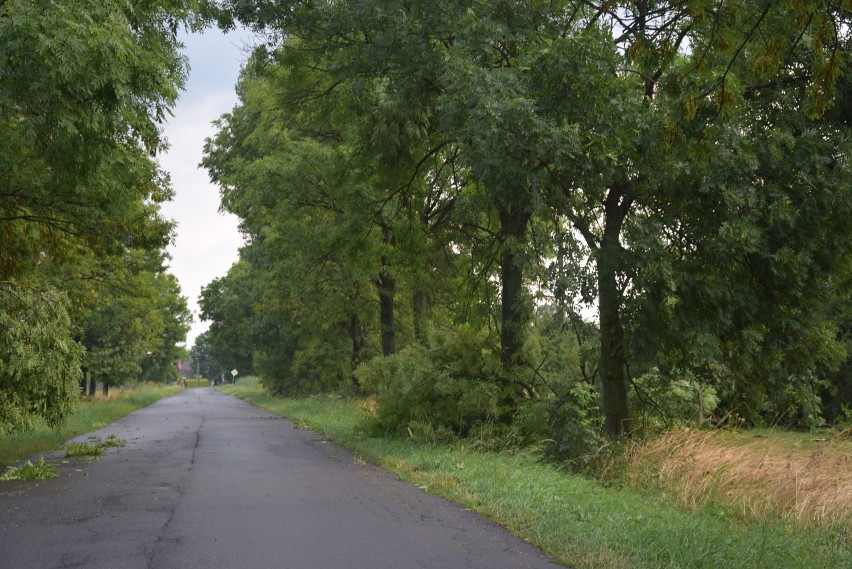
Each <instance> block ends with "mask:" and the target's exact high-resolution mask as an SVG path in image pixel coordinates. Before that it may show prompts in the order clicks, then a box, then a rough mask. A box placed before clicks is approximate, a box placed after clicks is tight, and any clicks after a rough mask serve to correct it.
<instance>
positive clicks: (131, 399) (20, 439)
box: [0, 384, 182, 470]
mask: <svg viewBox="0 0 852 569" xmlns="http://www.w3.org/2000/svg"><path fill="white" fill-rule="evenodd" d="M181 389H182V388H180V387H174V386H164V385H159V384H139V385H137V386H135V387H132V388H127V389H114V390H112V391H111V392H110V395H109V396H108V397H103V396H97V397H94V398H93V399H90V400H89V399H87V400H83V401H81V402H80V405H79V407H78V408H77V410H76V411H75V412H74V413H73V414H72V415H71V416H70V417H69V418H68V421H66V423H65V425H63V426H62V427H61V428H60V429H58V430H56V431H54V430H51V429H50V428H49V427H47V426H46V425H42V426H40V427H39V428H37V429H34V430H32V431H28V432H25V433H17V434H14V435H6V436H3V437H0V470H2V469H3V468H4V467H7V466H9V465H10V464H14V463H16V462H18V461H20V460H23V459H25V458H27V457H29V456H32V455H34V454H36V453H39V452H44V451H49V450H54V449H57V448H59V446H60V445H61V444H62V443H63V442H64V441H67V440H68V439H71V438H73V437H76V436H78V435H82V434H84V433H88V432H89V431H92V430H94V429H99V428H101V427H105V426H106V425H108V424H109V423H112V422H113V421H115V420H117V419H120V418H121V417H123V416H125V415H127V414H129V413H132V412H133V411H136V410H137V409H141V408H142V407H147V406H148V405H150V404H152V403H154V402H155V401H157V400H159V399H162V398H163V397H167V396H169V395H174V394H175V393H178V392H179V391H180V390H181ZM107 443H108V441H102V443H101V444H107Z"/></svg>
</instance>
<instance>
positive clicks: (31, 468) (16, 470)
mask: <svg viewBox="0 0 852 569" xmlns="http://www.w3.org/2000/svg"><path fill="white" fill-rule="evenodd" d="M57 476H59V469H58V468H56V466H54V465H53V464H50V463H49V462H45V460H44V457H41V458H39V459H38V462H35V463H34V462H32V461H30V460H28V461H27V462H26V464H23V465H21V466H15V467H9V468H8V469H6V472H4V473H2V474H0V482H2V481H4V480H6V481H8V480H48V479H50V478H56V477H57Z"/></svg>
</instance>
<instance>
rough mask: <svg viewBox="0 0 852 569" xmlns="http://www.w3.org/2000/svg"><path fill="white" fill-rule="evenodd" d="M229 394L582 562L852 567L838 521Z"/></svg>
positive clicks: (333, 401) (566, 559)
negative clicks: (692, 502)
mask: <svg viewBox="0 0 852 569" xmlns="http://www.w3.org/2000/svg"><path fill="white" fill-rule="evenodd" d="M222 390H223V391H224V392H226V393H231V394H233V395H236V396H238V397H240V398H242V399H244V400H246V401H248V402H250V403H253V404H255V405H258V406H259V407H262V408H264V409H267V410H268V411H271V412H273V413H276V414H278V415H282V416H286V417H288V418H289V419H291V420H293V421H294V423H295V424H296V426H299V427H302V428H307V429H310V430H313V431H317V432H321V433H324V434H325V435H327V436H328V437H329V438H330V439H332V440H334V441H335V442H337V443H339V444H341V445H343V446H345V447H347V448H349V449H350V450H352V451H353V452H354V453H355V454H356V455H357V456H359V457H360V458H363V459H365V460H369V461H371V462H374V463H376V464H378V465H380V466H383V467H385V468H388V469H390V470H392V471H394V472H396V473H397V474H398V475H399V476H400V477H401V478H402V479H404V480H407V481H410V482H413V483H415V484H417V485H419V486H421V487H422V488H424V489H425V490H426V491H427V492H430V493H433V494H438V495H441V496H444V497H447V498H449V499H451V500H453V501H455V502H457V503H459V504H461V505H463V506H465V507H468V508H471V509H474V510H476V511H478V512H480V513H482V514H484V515H486V516H488V517H490V518H491V519H493V520H495V521H496V522H498V523H500V524H501V525H503V526H505V527H506V528H508V529H509V530H510V531H512V532H514V533H515V534H517V535H519V536H521V537H523V538H524V539H527V540H528V541H530V542H532V543H534V544H536V545H538V546H539V547H541V548H542V549H543V550H544V551H545V552H547V553H548V554H549V555H551V556H552V557H554V558H555V559H556V560H558V561H560V562H561V563H564V564H566V565H568V566H570V567H573V568H577V569H579V568H589V569H591V568H596V569H627V568H631V569H632V568H638V569H643V568H645V569H660V568H672V569H673V568H684V569H687V568H689V569H692V568H695V569H710V568H718V567H725V568H731V569H756V568H764V567H765V568H772V569H788V568H789V569H812V568H813V567H821V568H823V569H833V568H838V569H840V568H848V567H852V547H850V541H852V540H850V539H849V536H848V533H847V532H846V531H845V530H843V529H842V528H839V527H832V528H801V527H791V526H790V524H787V523H785V520H784V519H783V518H777V517H774V516H771V515H765V516H762V517H755V518H753V519H751V520H744V519H742V518H741V517H739V516H736V515H732V513H731V512H730V511H729V510H727V509H725V508H719V507H715V506H714V505H704V506H695V507H692V508H684V507H679V506H678V505H677V504H676V503H675V502H673V501H672V500H671V499H669V498H668V497H666V496H665V495H664V494H660V493H658V492H654V491H652V490H651V489H650V485H645V486H644V487H642V488H641V489H635V488H631V487H627V486H615V487H607V486H605V485H602V484H601V483H599V482H598V481H595V480H590V479H587V478H583V477H579V476H574V475H571V474H566V473H565V472H564V471H563V470H561V469H560V468H558V467H557V466H556V465H553V464H547V463H542V462H540V461H538V460H537V459H536V457H534V456H531V455H528V454H525V453H521V452H517V453H511V454H510V453H494V452H483V451H479V450H475V449H471V448H470V445H465V444H464V443H458V444H455V445H436V444H427V443H421V442H417V441H414V440H389V439H379V438H372V437H369V436H367V435H366V434H365V432H364V430H363V428H362V427H363V425H364V420H365V418H366V416H367V411H365V410H364V409H363V408H362V406H361V405H360V404H359V402H357V401H348V400H345V399H343V398H335V397H325V398H312V399H302V400H291V399H281V398H274V397H269V396H267V395H265V394H264V393H263V392H262V390H261V389H260V388H259V387H258V386H257V384H256V383H254V382H251V381H248V382H246V381H245V380H243V381H242V382H241V383H237V385H235V386H226V387H224V388H222Z"/></svg>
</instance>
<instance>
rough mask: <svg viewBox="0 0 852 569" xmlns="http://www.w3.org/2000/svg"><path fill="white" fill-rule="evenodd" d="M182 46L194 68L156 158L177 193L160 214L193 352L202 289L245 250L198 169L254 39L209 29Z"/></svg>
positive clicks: (185, 39) (232, 96)
mask: <svg viewBox="0 0 852 569" xmlns="http://www.w3.org/2000/svg"><path fill="white" fill-rule="evenodd" d="M183 42H184V43H185V44H186V50H185V53H186V55H187V56H188V57H189V63H190V65H191V67H192V69H191V72H190V77H189V81H188V83H187V89H186V91H185V92H184V93H183V95H181V98H180V100H179V101H178V104H177V106H176V107H175V109H174V117H172V119H171V120H170V121H169V122H168V124H167V125H166V126H165V129H164V131H165V135H166V138H167V139H168V140H169V143H170V145H171V148H170V149H169V151H168V153H167V154H165V155H162V156H160V165H161V166H162V167H163V169H164V170H166V171H167V172H169V173H170V174H171V177H172V185H173V187H174V190H175V198H174V200H173V201H172V202H171V203H168V204H165V205H164V207H163V214H164V216H165V217H168V218H171V219H174V220H175V221H177V223H178V226H177V239H176V240H175V243H174V245H172V246H171V247H170V248H169V253H170V254H171V256H172V261H171V272H172V274H174V275H175V276H176V277H177V278H178V280H179V281H180V285H181V289H182V291H183V294H184V296H186V297H187V299H188V300H189V308H190V310H192V312H193V319H194V321H193V324H192V328H191V330H190V332H189V334H188V335H187V341H186V345H187V348H191V347H192V345H193V343H194V342H195V338H196V336H198V335H199V334H200V333H202V332H203V331H204V330H206V329H207V328H208V326H209V323H207V322H201V321H200V319H199V317H198V295H199V293H200V292H201V287H202V286H204V285H206V284H208V283H209V282H210V281H212V280H213V279H215V278H217V277H220V276H223V275H224V274H225V273H226V272H227V271H228V268H230V266H231V264H233V263H234V261H236V260H237V254H238V253H237V252H238V249H239V247H240V246H241V245H242V237H241V236H240V233H239V231H238V230H237V219H236V217H234V216H233V215H230V214H220V213H219V192H218V190H217V188H216V187H215V186H213V185H212V184H211V183H210V181H209V178H208V176H207V172H206V171H205V170H203V169H201V168H199V167H198V164H199V163H200V162H201V155H202V149H203V146H204V139H205V138H207V137H209V136H212V135H213V133H214V128H213V126H212V125H211V122H212V121H213V120H215V119H217V118H219V116H221V115H222V114H223V113H226V112H229V111H230V110H231V109H232V108H233V107H234V105H235V104H236V101H237V97H236V94H235V91H234V86H235V85H236V81H237V76H238V74H239V71H240V66H241V65H242V64H243V62H244V61H245V59H246V58H247V55H248V52H247V51H246V50H247V47H246V46H247V45H248V44H249V43H250V42H251V36H250V35H249V34H248V33H247V32H245V31H238V32H231V33H229V34H223V33H222V32H220V31H219V30H209V31H207V32H205V33H204V34H203V35H202V34H193V35H185V36H184V37H183Z"/></svg>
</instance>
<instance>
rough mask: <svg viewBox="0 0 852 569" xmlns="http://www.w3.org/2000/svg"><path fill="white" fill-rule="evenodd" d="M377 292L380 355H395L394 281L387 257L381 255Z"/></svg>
mask: <svg viewBox="0 0 852 569" xmlns="http://www.w3.org/2000/svg"><path fill="white" fill-rule="evenodd" d="M377 288H378V291H379V325H380V328H381V332H382V355H384V356H391V355H393V354H395V353H396V321H395V319H394V311H393V309H394V297H395V296H396V279H395V278H394V277H393V276H391V274H390V265H389V263H388V260H387V257H385V256H384V255H382V270H381V272H380V273H379V279H378V287H377Z"/></svg>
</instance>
